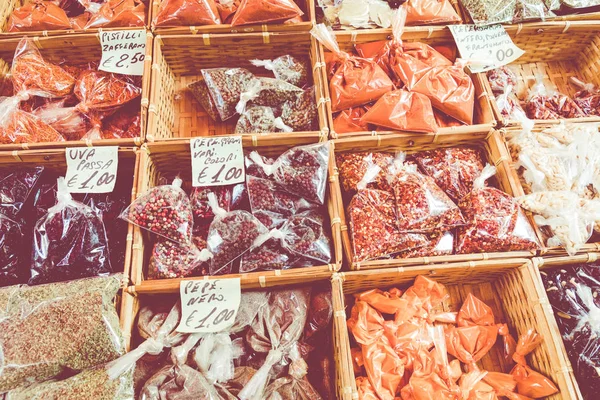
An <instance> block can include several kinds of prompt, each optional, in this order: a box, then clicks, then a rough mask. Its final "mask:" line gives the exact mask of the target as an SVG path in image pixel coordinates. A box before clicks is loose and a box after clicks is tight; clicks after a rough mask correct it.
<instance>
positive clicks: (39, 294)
mask: <svg viewBox="0 0 600 400" xmlns="http://www.w3.org/2000/svg"><path fill="white" fill-rule="evenodd" d="M121 281H122V275H111V276H108V277H96V278H88V279H81V280H75V281H70V282H66V283H53V284H47V285H40V286H33V287H31V286H11V287H7V288H3V289H0V310H2V311H1V312H0V348H2V352H3V361H4V363H3V365H4V368H3V369H2V371H0V391H1V392H6V391H9V390H12V389H15V388H17V387H19V386H23V385H25V384H32V383H35V382H43V381H46V380H48V379H52V378H54V377H57V376H59V375H61V374H63V373H65V372H67V371H72V370H75V371H81V370H84V369H86V368H91V367H93V366H96V365H99V364H103V363H106V362H108V361H111V360H114V359H115V358H117V357H119V356H120V355H121V354H123V352H124V350H125V348H124V340H123V337H122V334H121V329H120V328H119V317H118V316H117V312H116V310H115V307H114V302H113V299H114V297H115V296H116V294H117V292H118V290H119V289H120V286H121Z"/></svg>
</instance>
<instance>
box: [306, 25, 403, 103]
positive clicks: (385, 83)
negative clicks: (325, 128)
mask: <svg viewBox="0 0 600 400" xmlns="http://www.w3.org/2000/svg"><path fill="white" fill-rule="evenodd" d="M311 34H312V35H313V36H314V37H315V38H317V40H319V41H320V42H321V44H323V46H325V47H326V48H327V49H328V50H329V51H331V52H333V53H334V54H335V55H336V56H337V57H338V58H340V59H342V63H341V64H340V66H339V68H338V69H337V71H336V72H335V74H334V76H333V77H332V78H331V79H330V80H329V91H330V94H331V108H332V111H333V112H337V111H342V110H346V109H348V108H352V107H356V106H360V105H362V104H367V103H370V102H372V101H374V100H377V99H379V98H380V97H381V96H383V95H384V94H385V93H387V92H389V91H391V90H392V89H393V88H394V84H393V83H392V81H391V80H390V78H389V77H388V75H387V74H386V73H385V71H384V70H382V69H381V67H380V66H379V65H377V63H376V62H375V61H373V60H369V59H366V58H360V57H355V56H351V55H350V54H348V53H346V52H343V51H341V50H340V47H339V45H338V43H337V41H336V39H335V34H334V33H333V31H331V30H330V29H328V28H327V27H326V26H325V25H323V24H318V25H317V26H315V27H314V28H313V29H312V30H311Z"/></svg>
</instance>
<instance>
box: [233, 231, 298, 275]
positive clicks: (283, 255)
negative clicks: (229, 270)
mask: <svg viewBox="0 0 600 400" xmlns="http://www.w3.org/2000/svg"><path fill="white" fill-rule="evenodd" d="M296 259H297V257H295V256H294V255H292V254H291V253H290V252H288V251H287V250H286V249H284V248H283V246H282V244H281V241H280V240H277V239H274V238H273V239H269V240H267V241H266V242H264V243H263V244H262V245H260V246H259V247H257V248H256V249H254V250H252V251H249V252H247V253H246V254H244V255H243V256H242V261H241V263H240V273H241V274H245V273H248V272H254V271H274V270H281V269H288V268H291V266H292V264H294V262H295V261H296Z"/></svg>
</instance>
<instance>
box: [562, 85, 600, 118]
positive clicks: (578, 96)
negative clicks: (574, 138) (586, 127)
mask: <svg viewBox="0 0 600 400" xmlns="http://www.w3.org/2000/svg"><path fill="white" fill-rule="evenodd" d="M569 81H570V82H571V83H572V84H573V85H575V86H576V87H577V88H578V89H579V91H578V92H577V93H575V96H573V100H575V103H577V105H578V106H579V108H581V111H583V113H584V114H585V115H586V116H590V115H600V90H598V88H597V87H596V86H595V85H594V84H593V83H584V82H582V81H580V80H579V79H577V78H575V77H571V78H570V79H569Z"/></svg>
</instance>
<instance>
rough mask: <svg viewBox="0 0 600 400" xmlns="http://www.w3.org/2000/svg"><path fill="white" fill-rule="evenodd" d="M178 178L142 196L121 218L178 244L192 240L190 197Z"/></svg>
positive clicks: (192, 222) (192, 220) (192, 225)
mask: <svg viewBox="0 0 600 400" xmlns="http://www.w3.org/2000/svg"><path fill="white" fill-rule="evenodd" d="M182 184H183V181H182V180H181V179H179V178H175V179H174V180H173V183H172V184H171V185H161V186H155V187H153V188H152V189H150V190H148V191H147V192H146V193H144V194H143V195H141V196H139V197H138V198H137V199H136V200H135V201H134V202H133V203H132V204H131V205H130V206H129V207H128V208H127V209H126V210H125V211H123V213H122V214H121V218H122V219H124V220H126V221H129V222H130V223H132V224H134V225H137V226H139V227H140V228H143V229H146V230H148V231H150V232H152V233H154V234H156V235H159V236H163V237H165V238H167V239H170V240H173V241H175V242H178V243H188V242H189V241H190V240H191V239H192V230H193V227H194V218H193V214H192V204H191V202H190V199H189V197H188V196H187V194H186V193H185V192H184V191H183V189H182V188H181V185H182Z"/></svg>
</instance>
